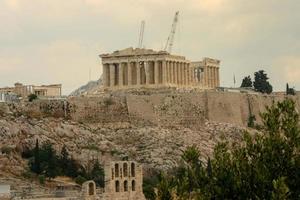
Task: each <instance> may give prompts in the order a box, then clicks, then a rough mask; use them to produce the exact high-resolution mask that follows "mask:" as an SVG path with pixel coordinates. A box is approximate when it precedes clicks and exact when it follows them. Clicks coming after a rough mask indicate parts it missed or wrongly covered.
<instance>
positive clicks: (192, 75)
mask: <svg viewBox="0 0 300 200" xmlns="http://www.w3.org/2000/svg"><path fill="white" fill-rule="evenodd" d="M194 76H195V71H194V68H193V67H191V68H190V78H191V85H194V84H195V79H194Z"/></svg>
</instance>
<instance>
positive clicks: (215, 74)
mask: <svg viewBox="0 0 300 200" xmlns="http://www.w3.org/2000/svg"><path fill="white" fill-rule="evenodd" d="M203 85H204V86H205V87H208V88H215V87H219V86H220V77H219V67H216V66H209V65H208V66H205V68H204V80H203Z"/></svg>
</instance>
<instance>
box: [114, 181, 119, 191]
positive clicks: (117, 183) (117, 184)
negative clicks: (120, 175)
mask: <svg viewBox="0 0 300 200" xmlns="http://www.w3.org/2000/svg"><path fill="white" fill-rule="evenodd" d="M115 184H116V192H120V182H119V181H116V183H115Z"/></svg>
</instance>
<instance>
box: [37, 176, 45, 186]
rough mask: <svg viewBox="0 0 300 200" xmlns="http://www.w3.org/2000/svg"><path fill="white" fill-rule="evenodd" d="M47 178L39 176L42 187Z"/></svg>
mask: <svg viewBox="0 0 300 200" xmlns="http://www.w3.org/2000/svg"><path fill="white" fill-rule="evenodd" d="M45 180H46V177H45V176H44V175H39V182H40V184H41V185H44V184H45Z"/></svg>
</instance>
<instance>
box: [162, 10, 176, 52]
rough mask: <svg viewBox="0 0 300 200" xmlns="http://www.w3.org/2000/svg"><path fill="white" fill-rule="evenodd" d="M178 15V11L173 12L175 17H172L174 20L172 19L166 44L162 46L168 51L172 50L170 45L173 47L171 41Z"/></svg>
mask: <svg viewBox="0 0 300 200" xmlns="http://www.w3.org/2000/svg"><path fill="white" fill-rule="evenodd" d="M178 16H179V11H177V12H176V13H175V17H174V20H173V24H172V28H171V32H170V35H169V37H168V39H167V43H166V46H165V48H164V50H165V51H168V52H169V53H171V52H172V47H173V42H174V36H175V32H176V26H177V22H178Z"/></svg>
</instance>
